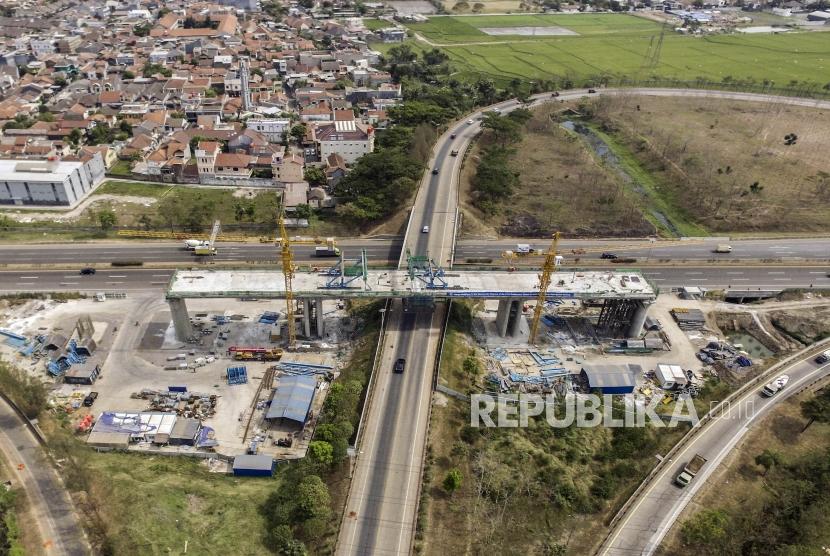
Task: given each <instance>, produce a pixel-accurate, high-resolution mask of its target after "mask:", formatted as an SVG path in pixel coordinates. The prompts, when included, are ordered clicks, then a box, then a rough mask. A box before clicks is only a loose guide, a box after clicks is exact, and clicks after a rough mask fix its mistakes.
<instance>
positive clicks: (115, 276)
mask: <svg viewBox="0 0 830 556" xmlns="http://www.w3.org/2000/svg"><path fill="white" fill-rule="evenodd" d="M126 277H127V276H126V275H124V274H117V275H116V274H113V275H111V276H107V278H126Z"/></svg>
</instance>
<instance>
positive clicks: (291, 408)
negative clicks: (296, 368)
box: [265, 376, 317, 427]
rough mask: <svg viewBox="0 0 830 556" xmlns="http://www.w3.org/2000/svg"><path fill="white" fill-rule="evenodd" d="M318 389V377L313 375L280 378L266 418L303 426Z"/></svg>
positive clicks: (280, 422)
mask: <svg viewBox="0 0 830 556" xmlns="http://www.w3.org/2000/svg"><path fill="white" fill-rule="evenodd" d="M316 390H317V379H316V378H315V377H313V376H284V377H282V378H280V383H279V385H278V386H277V389H276V390H275V391H274V397H273V398H271V405H270V407H268V411H267V412H266V414H265V418H266V419H268V420H269V421H275V422H277V423H279V424H295V425H299V426H300V427H302V426H303V425H305V422H306V420H307V419H308V414H309V411H311V403H312V402H313V401H314V393H315V392H316Z"/></svg>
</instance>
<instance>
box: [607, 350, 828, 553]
mask: <svg viewBox="0 0 830 556" xmlns="http://www.w3.org/2000/svg"><path fill="white" fill-rule="evenodd" d="M814 357H815V353H813V354H811V355H809V356H804V357H802V358H800V359H797V360H796V361H795V362H794V363H792V364H790V365H787V366H785V367H784V368H782V369H780V371H779V372H776V373H774V375H773V377H775V376H780V375H788V376H789V377H790V380H789V383H788V384H787V386H786V388H785V389H784V390H783V391H782V392H780V393H779V394H776V395H775V396H773V397H769V398H768V397H764V396H761V394H760V391H761V389H762V388H763V387H764V384H765V383H766V381H762V382H761V383H759V384H758V385H756V386H754V387H752V388H750V389H749V390H748V391H747V392H746V393H745V394H743V395H742V396H740V397H739V398H738V399H736V400H734V401H732V403H731V407H730V411H729V412H728V413H724V414H723V415H721V416H719V417H716V418H715V419H713V420H712V421H709V422H708V423H707V424H706V425H705V426H704V428H703V429H702V430H701V431H700V432H699V433H698V434H697V436H695V437H693V439H692V440H691V441H690V442H689V443H688V444H687V445H686V446H685V447H684V448H683V449H682V450H681V451H679V452H678V453H677V454H676V455H674V457H673V458H672V460H671V461H670V462H669V465H667V466H665V468H664V469H663V470H662V471H661V472H659V473H658V475H657V476H656V477H655V478H654V479H653V480H652V481H651V482H650V483H649V485H648V486H647V487H646V488H645V489H644V490H643V491H642V492H641V493H640V494H639V495H638V496H637V497H636V500H635V502H634V504H633V505H632V507H631V509H630V510H629V511H628V513H626V514H625V516H624V517H623V518H622V519H620V520H619V521H618V522H617V524H616V526H615V527H614V529H613V530H612V532H611V534H610V535H609V537H608V539H607V540H606V542H605V543H604V544H603V546H602V548H601V549H600V551H599V553H600V554H604V555H607V556H630V555H632V554H641V555H643V556H649V555H651V554H653V553H654V551H655V550H657V548H658V547H659V546H660V542H661V541H662V540H663V537H664V536H665V535H666V533H667V532H668V531H669V529H670V528H671V526H672V524H674V522H675V521H676V519H677V516H678V515H680V512H681V511H683V508H684V507H685V506H686V505H687V504H688V503H689V501H690V500H691V499H692V498H693V497H694V495H695V493H696V492H697V491H698V490H699V489H700V487H701V486H702V485H703V484H704V483H705V482H706V479H707V477H708V476H709V475H710V474H711V473H712V472H713V471H714V470H715V469H716V468H717V466H718V464H719V463H720V462H721V461H722V460H723V459H724V457H726V455H727V454H728V453H729V451H730V450H731V449H732V448H734V447H735V445H736V444H737V443H738V442H739V441H740V440H741V438H742V437H743V435H744V434H745V433H746V432H747V431H748V429H749V428H750V427H753V426H755V425H757V424H758V423H759V422H760V421H761V419H762V418H763V417H764V415H766V414H767V413H768V412H769V410H770V409H771V408H772V407H773V406H774V405H775V404H777V403H780V402H781V401H783V400H785V399H786V398H787V396H788V394H792V393H793V392H797V391H798V390H799V389H800V388H801V387H802V386H806V385H808V384H810V383H812V382H813V381H815V380H817V379H820V378H822V377H825V376H827V375H828V374H830V363H825V364H818V363H816V362H815V361H814V360H813V358H814ZM770 380H772V378H770ZM695 454H701V455H702V456H703V457H705V458H707V460H708V461H707V462H706V464H705V465H704V467H703V468H702V470H701V472H700V473H698V474H697V476H695V478H694V479H693V480H692V482H691V484H690V485H689V486H688V487H686V488H685V489H681V488H679V487H678V486H677V485H675V484H674V478H675V477H676V476H677V474H678V473H680V471H681V470H682V468H683V466H684V465H685V464H686V463H687V462H688V461H689V460H690V459H692V457H693V456H694V455H695Z"/></svg>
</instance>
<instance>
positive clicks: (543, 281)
mask: <svg viewBox="0 0 830 556" xmlns="http://www.w3.org/2000/svg"><path fill="white" fill-rule="evenodd" d="M558 247H559V232H556V233H555V234H553V241H552V242H551V244H550V247H549V248H548V251H547V253H545V263H544V264H543V265H542V273H541V274H540V275H539V295H538V296H537V297H536V308H535V309H533V321H532V322H531V324H530V343H531V344H532V343H533V342H535V341H536V333H537V332H538V331H539V320H540V319H541V318H542V309H543V308H544V306H545V301H546V300H547V294H548V286H550V279H551V276H552V275H553V272H554V271H555V270H556V266H557V265H559V264H560V263H561V261H562V257H561V256H558V255H557V254H556V250H557V248H558Z"/></svg>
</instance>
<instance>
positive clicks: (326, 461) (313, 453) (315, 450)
mask: <svg viewBox="0 0 830 556" xmlns="http://www.w3.org/2000/svg"><path fill="white" fill-rule="evenodd" d="M308 458H309V460H310V461H311V463H312V464H314V465H317V466H321V467H328V466H329V465H331V464H332V462H333V461H334V455H333V450H332V447H331V444H329V443H328V442H326V441H324V440H313V441H311V442H310V443H309V444H308Z"/></svg>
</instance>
